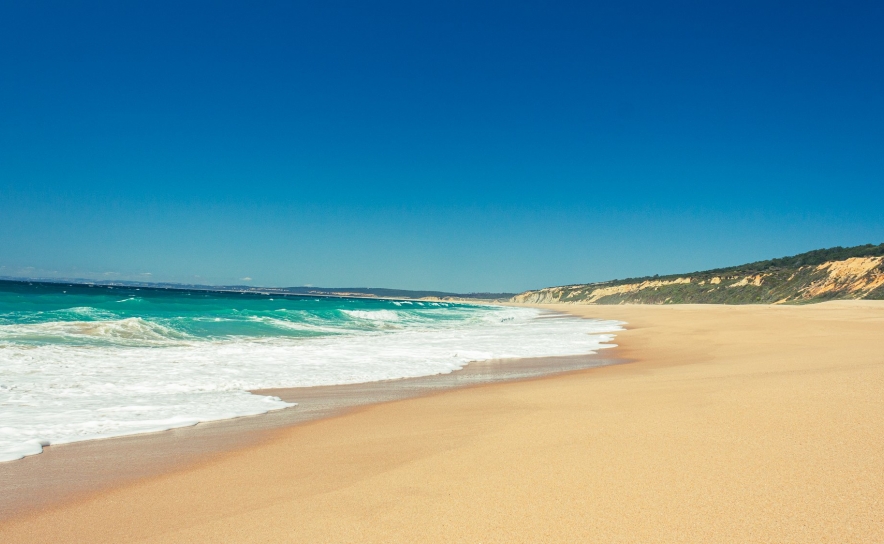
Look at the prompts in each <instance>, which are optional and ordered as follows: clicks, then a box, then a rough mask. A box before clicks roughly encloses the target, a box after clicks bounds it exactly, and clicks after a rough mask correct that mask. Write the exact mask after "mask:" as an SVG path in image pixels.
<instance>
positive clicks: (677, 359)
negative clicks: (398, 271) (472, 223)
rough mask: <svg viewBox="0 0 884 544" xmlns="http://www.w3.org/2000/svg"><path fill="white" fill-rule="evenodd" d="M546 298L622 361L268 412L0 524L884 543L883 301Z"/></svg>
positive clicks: (5, 536) (61, 532)
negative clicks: (99, 489)
mask: <svg viewBox="0 0 884 544" xmlns="http://www.w3.org/2000/svg"><path fill="white" fill-rule="evenodd" d="M549 307H550V308H552V309H558V310H561V311H566V312H570V313H576V314H578V315H585V316H591V317H600V318H606V319H620V320H624V321H627V322H629V324H630V325H629V330H628V331H626V332H624V333H621V334H620V335H618V338H617V342H618V343H619V344H621V346H622V347H621V348H619V351H620V354H621V355H623V356H628V357H632V358H634V359H635V360H636V362H634V363H632V364H628V365H619V366H611V367H604V368H598V369H592V370H587V371H582V372H578V373H573V374H568V375H564V376H558V377H549V378H543V379H537V380H533V381H527V382H519V383H510V384H502V385H487V386H480V387H475V388H471V389H463V390H455V391H449V392H445V393H440V394H437V395H432V396H429V397H424V398H418V399H410V400H404V401H398V402H392V403H386V404H380V405H375V406H371V407H367V408H363V409H360V410H358V411H355V412H353V413H350V414H347V415H344V416H341V417H336V418H332V419H328V420H322V421H318V422H315V423H311V424H308V425H304V426H300V427H294V428H291V429H285V430H282V431H279V432H278V435H277V436H276V438H275V439H274V440H272V441H270V442H268V443H265V444H262V445H260V446H257V447H252V448H247V449H242V450H238V451H234V452H231V453H229V454H226V455H224V456H222V457H220V458H217V459H213V460H211V461H208V462H206V463H204V464H202V465H200V466H197V467H195V468H192V469H188V470H186V471H183V472H177V473H171V474H168V475H165V476H161V477H157V478H152V479H149V480H146V481H143V482H140V483H138V484H135V485H130V486H126V487H122V488H119V489H115V490H111V491H108V492H106V493H103V494H101V495H100V496H98V497H94V498H91V499H89V500H86V501H82V502H78V503H74V504H68V505H66V506H62V507H60V508H53V509H49V510H45V511H43V512H40V513H38V514H36V515H33V516H30V517H27V518H24V519H20V520H16V521H12V522H9V523H6V524H5V525H3V526H2V527H0V541H3V542H24V541H34V540H37V541H48V540H56V541H89V542H127V541H142V542H269V541H282V542H430V541H445V542H577V541H579V542H881V541H884V417H882V414H884V394H882V391H884V350H882V347H884V342H882V339H884V334H882V333H884V303H880V302H871V301H849V302H832V303H823V304H817V305H812V306H687V305H686V306H662V307H658V306H606V307H597V306H575V305H564V306H549Z"/></svg>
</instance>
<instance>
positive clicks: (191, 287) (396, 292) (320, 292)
mask: <svg viewBox="0 0 884 544" xmlns="http://www.w3.org/2000/svg"><path fill="white" fill-rule="evenodd" d="M0 281H2V282H13V283H46V284H53V285H59V284H61V285H85V286H95V287H126V288H139V289H157V290H175V291H205V292H210V293H251V294H256V295H285V296H301V297H331V298H372V299H388V300H442V301H450V302H468V301H482V302H488V301H506V300H509V299H511V298H512V297H514V296H516V293H449V292H445V291H417V290H410V289H389V288H382V287H257V286H250V285H202V284H187V283H172V282H144V281H122V280H90V279H85V278H23V277H16V276H0Z"/></svg>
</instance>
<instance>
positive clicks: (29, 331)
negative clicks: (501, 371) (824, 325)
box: [0, 281, 620, 461]
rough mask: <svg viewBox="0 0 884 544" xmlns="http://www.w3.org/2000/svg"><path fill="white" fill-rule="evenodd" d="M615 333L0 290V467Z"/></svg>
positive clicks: (476, 309) (573, 323)
mask: <svg viewBox="0 0 884 544" xmlns="http://www.w3.org/2000/svg"><path fill="white" fill-rule="evenodd" d="M618 330H620V327H619V323H617V322H612V321H593V320H584V319H577V318H569V317H557V318H550V317H549V315H548V314H544V313H543V312H541V311H539V310H535V309H530V308H510V307H500V306H489V305H472V304H459V303H458V304H456V303H448V302H431V301H406V300H378V299H364V298H329V297H310V296H284V295H278V294H270V295H266V294H257V293H231V292H214V291H201V290H178V289H175V290H173V289H154V288H134V287H118V286H113V287H110V286H101V285H73V284H52V283H37V282H9V281H0V461H11V460H15V459H20V458H22V457H24V456H27V455H33V454H37V453H40V452H41V451H42V448H43V446H46V445H49V444H63V443H67V442H74V441H79V440H91V439H95V438H106V437H112V436H122V435H128V434H136V433H144V432H152V431H159V430H165V429H170V428H175V427H182V426H187V425H193V424H196V423H198V422H201V421H212V420H219V419H228V418H234V417H239V416H245V415H255V414H260V413H265V412H267V411H270V410H277V409H282V408H288V407H291V406H295V404H292V403H288V402H283V401H282V400H280V399H279V398H277V397H270V396H264V395H255V394H252V393H249V391H252V390H258V389H271V388H284V387H306V386H316V385H334V384H348V383H361V382H371V381H378V380H389V379H396V378H407V377H416V376H428V375H434V374H442V373H449V372H452V371H455V370H458V369H460V368H462V367H463V366H464V365H466V364H468V363H469V362H471V361H481V360H488V359H505V358H516V357H541V356H564V355H578V354H586V353H592V352H595V351H596V350H598V349H601V348H604V347H608V346H610V345H611V344H610V342H611V340H612V339H613V333H614V332H616V331H618Z"/></svg>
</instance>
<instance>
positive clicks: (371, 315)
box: [341, 310, 399, 321]
mask: <svg viewBox="0 0 884 544" xmlns="http://www.w3.org/2000/svg"><path fill="white" fill-rule="evenodd" d="M341 312H342V313H345V314H347V315H348V316H350V317H353V318H356V319H366V320H368V321H399V314H397V313H396V312H394V311H393V310H373V311H365V310H341Z"/></svg>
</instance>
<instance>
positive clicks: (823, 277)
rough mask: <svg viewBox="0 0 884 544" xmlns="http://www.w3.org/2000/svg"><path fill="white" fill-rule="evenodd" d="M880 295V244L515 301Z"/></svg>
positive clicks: (552, 290)
mask: <svg viewBox="0 0 884 544" xmlns="http://www.w3.org/2000/svg"><path fill="white" fill-rule="evenodd" d="M858 298H864V299H884V244H880V245H872V244H868V245H864V246H856V247H849V248H844V247H834V248H830V249H818V250H815V251H810V252H807V253H802V254H800V255H794V256H792V257H783V258H779V259H770V260H767V261H758V262H754V263H749V264H745V265H741V266H732V267H728V268H719V269H715V270H706V271H702V272H693V273H690V274H673V275H669V276H653V277H644V278H629V279H623V280H614V281H608V282H600V283H588V284H580V285H567V286H562V287H548V288H546V289H540V290H537V291H526V292H525V293H521V294H519V295H516V296H515V297H513V299H512V300H513V301H515V302H534V303H553V302H566V303H577V304H627V303H628V304H687V303H699V304H762V303H793V304H794V303H806V302H818V301H823V300H832V299H858Z"/></svg>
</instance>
